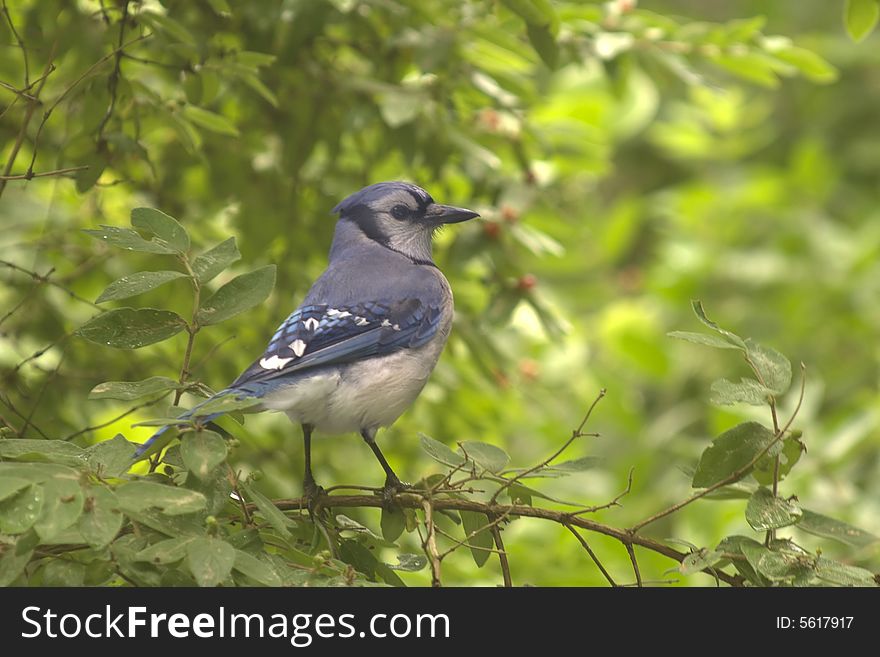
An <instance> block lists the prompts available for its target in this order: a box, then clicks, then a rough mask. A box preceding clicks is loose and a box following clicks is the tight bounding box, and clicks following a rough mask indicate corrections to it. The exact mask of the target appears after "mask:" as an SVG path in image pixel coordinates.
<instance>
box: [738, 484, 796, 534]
mask: <svg viewBox="0 0 880 657" xmlns="http://www.w3.org/2000/svg"><path fill="white" fill-rule="evenodd" d="M802 515H803V511H801V508H800V506H799V505H798V504H797V503H796V502H794V501H792V500H786V499H784V498H781V497H774V496H773V493H772V492H770V490H769V489H767V488H763V487H762V488H759V489H758V490H756V491H755V494H754V495H752V497H751V499H750V500H749V503H748V505H746V522H748V523H749V525H750V526H751V528H752V529H754V530H755V531H764V530H766V529H778V528H779V527H788V526H789V525H793V524H795V523H796V522H798V521H799V520H800V519H801V516H802Z"/></svg>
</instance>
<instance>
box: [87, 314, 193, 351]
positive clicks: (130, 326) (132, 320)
mask: <svg viewBox="0 0 880 657" xmlns="http://www.w3.org/2000/svg"><path fill="white" fill-rule="evenodd" d="M185 328H186V322H185V321H184V319H183V317H181V316H180V315H178V314H177V313H173V312H170V311H168V310H156V309H155V308H137V309H136V308H118V309H116V310H109V311H107V312H105V313H102V314H100V315H97V316H96V317H93V318H92V319H90V320H89V321H87V322H86V323H85V324H83V325H82V326H80V327H79V328H78V329H77V330H76V331H75V334H76V335H78V336H80V337H81V338H85V339H86V340H88V341H89V342H93V343H95V344H100V345H106V346H108V347H113V348H115V349H140V348H141V347H146V346H147V345H149V344H154V343H156V342H162V341H163V340H167V339H168V338H170V337H172V336H175V335H177V334H178V333H180V332H181V331H182V330H183V329H185Z"/></svg>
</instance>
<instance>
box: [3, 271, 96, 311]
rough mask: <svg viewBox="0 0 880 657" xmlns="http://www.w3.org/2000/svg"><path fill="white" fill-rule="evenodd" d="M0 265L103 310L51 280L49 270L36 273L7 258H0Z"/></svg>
mask: <svg viewBox="0 0 880 657" xmlns="http://www.w3.org/2000/svg"><path fill="white" fill-rule="evenodd" d="M0 266H3V267H8V268H9V269H12V270H13V271H17V272H19V273H20V274H26V275H28V276H30V277H31V278H32V279H34V280H35V281H36V282H38V283H46V284H48V285H51V286H53V287H57V288H58V289H59V290H63V291H64V292H65V293H67V295H68V296H69V297H70V298H71V299H76V300H77V301H81V302H82V303H87V304H88V305H90V306H92V307H93V308H97V309H99V310H101V311H103V310H104V309H103V308H101V306H99V305H98V304H96V303H95V302H94V301H89V300H88V299H86V298H84V297H81V296H79V295H78V294H77V293H76V292H74V291H73V290H71V289H69V288H67V287H65V286H63V285H62V284H61V283H57V282H56V281H53V280H52V279H51V278H50V276H51V275H52V272H51V271H50V272H48V273H46V274H38V273H37V272H35V271H31V270H30V269H25V268H24V267H21V266H19V265H16V264H15V263H13V262H9V261H7V260H0Z"/></svg>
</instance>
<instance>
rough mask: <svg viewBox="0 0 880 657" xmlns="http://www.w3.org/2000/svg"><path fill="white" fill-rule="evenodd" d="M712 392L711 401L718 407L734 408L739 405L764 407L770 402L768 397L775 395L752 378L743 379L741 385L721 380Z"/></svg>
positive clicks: (715, 384) (716, 383) (714, 385)
mask: <svg viewBox="0 0 880 657" xmlns="http://www.w3.org/2000/svg"><path fill="white" fill-rule="evenodd" d="M711 390H712V395H711V397H710V398H709V400H710V401H711V402H712V403H713V404H716V405H718V406H732V405H733V404H739V403H743V404H751V405H752V406H764V405H766V404H767V402H768V396H769V395H772V394H773V393H772V392H771V391H770V390H768V389H767V388H766V387H764V386H762V385H761V384H760V383H758V382H757V381H755V380H754V379H751V378H742V379H740V380H739V383H734V382H733V381H728V380H727V379H719V380H718V381H715V382H714V383H713V384H712V388H711Z"/></svg>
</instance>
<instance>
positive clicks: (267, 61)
mask: <svg viewBox="0 0 880 657" xmlns="http://www.w3.org/2000/svg"><path fill="white" fill-rule="evenodd" d="M234 57H235V61H237V62H238V63H240V64H244V65H245V66H252V67H254V68H260V67H262V66H270V65H272V64H274V63H275V60H276V59H278V57H277V56H276V55H272V54H270V53H266V52H254V51H253V50H242V51H240V52H237V53H235V55H234Z"/></svg>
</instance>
